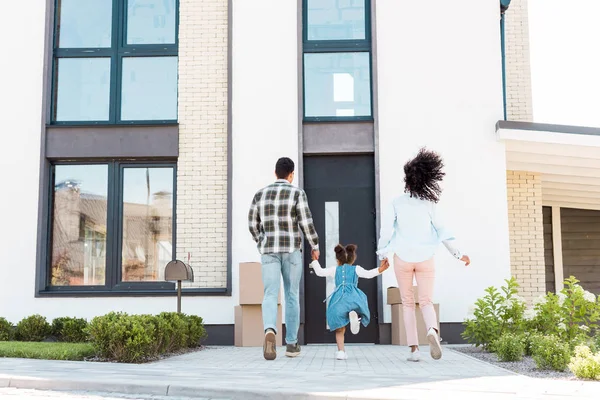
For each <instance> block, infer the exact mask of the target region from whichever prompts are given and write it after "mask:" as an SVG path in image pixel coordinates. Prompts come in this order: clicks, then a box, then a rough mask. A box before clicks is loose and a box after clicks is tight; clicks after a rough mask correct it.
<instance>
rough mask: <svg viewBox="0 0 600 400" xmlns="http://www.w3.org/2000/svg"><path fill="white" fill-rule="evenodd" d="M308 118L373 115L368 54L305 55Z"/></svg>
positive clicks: (306, 111)
mask: <svg viewBox="0 0 600 400" xmlns="http://www.w3.org/2000/svg"><path fill="white" fill-rule="evenodd" d="M304 96H305V100H304V102H305V109H304V115H305V116H306V117H358V116H370V115H371V72H370V66H369V53H310V54H305V55H304Z"/></svg>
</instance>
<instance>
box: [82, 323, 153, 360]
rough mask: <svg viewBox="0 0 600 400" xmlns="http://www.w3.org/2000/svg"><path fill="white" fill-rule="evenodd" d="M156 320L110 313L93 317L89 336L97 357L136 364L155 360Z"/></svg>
mask: <svg viewBox="0 0 600 400" xmlns="http://www.w3.org/2000/svg"><path fill="white" fill-rule="evenodd" d="M158 325H159V323H158V322H157V317H154V316H151V315H127V314H125V313H115V312H111V313H109V314H107V315H104V316H101V317H96V318H94V319H93V320H92V322H91V323H90V325H89V329H88V331H89V334H90V338H91V341H92V343H93V345H94V348H95V349H96V352H97V354H98V355H99V356H100V357H102V358H105V359H110V360H116V361H119V362H132V363H139V362H144V361H148V360H151V359H155V358H156V357H157V356H158V354H159V350H160V341H159V338H158V335H157V326H158Z"/></svg>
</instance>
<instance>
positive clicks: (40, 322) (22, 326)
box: [16, 314, 52, 342]
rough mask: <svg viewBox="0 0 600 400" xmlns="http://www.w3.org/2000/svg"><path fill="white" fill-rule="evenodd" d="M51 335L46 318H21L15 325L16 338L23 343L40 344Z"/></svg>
mask: <svg viewBox="0 0 600 400" xmlns="http://www.w3.org/2000/svg"><path fill="white" fill-rule="evenodd" d="M51 333H52V328H51V327H50V324H49V323H48V321H46V317H42V316H41V315H39V314H35V315H32V316H30V317H26V318H23V319H22V320H21V322H19V323H18V324H17V329H16V338H17V339H18V340H21V341H23V342H41V341H42V340H44V339H46V338H47V337H48V336H49V335H50V334H51Z"/></svg>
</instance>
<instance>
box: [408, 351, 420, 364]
mask: <svg viewBox="0 0 600 400" xmlns="http://www.w3.org/2000/svg"><path fill="white" fill-rule="evenodd" d="M407 360H408V361H412V362H418V361H421V352H419V350H415V351H411V352H410V355H409V356H408V358H407Z"/></svg>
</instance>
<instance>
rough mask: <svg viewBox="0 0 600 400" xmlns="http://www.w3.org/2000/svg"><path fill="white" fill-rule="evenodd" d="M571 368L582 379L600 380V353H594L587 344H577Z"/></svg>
mask: <svg viewBox="0 0 600 400" xmlns="http://www.w3.org/2000/svg"><path fill="white" fill-rule="evenodd" d="M569 369H570V370H571V372H573V374H575V376H576V377H578V378H580V379H593V380H600V353H596V354H594V353H592V351H591V350H590V348H589V347H587V346H577V347H576V348H575V356H574V357H572V358H571V362H570V363H569Z"/></svg>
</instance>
